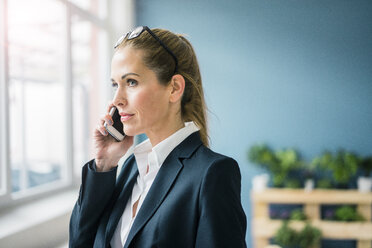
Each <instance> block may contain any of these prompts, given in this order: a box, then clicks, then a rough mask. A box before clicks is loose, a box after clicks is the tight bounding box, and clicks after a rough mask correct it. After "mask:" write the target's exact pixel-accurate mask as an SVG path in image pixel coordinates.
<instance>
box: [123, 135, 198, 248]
mask: <svg viewBox="0 0 372 248" xmlns="http://www.w3.org/2000/svg"><path fill="white" fill-rule="evenodd" d="M199 145H201V141H200V136H199V132H196V133H193V134H191V135H190V136H189V137H188V138H186V139H185V140H184V141H183V142H182V143H181V144H180V145H178V146H177V147H176V148H175V149H174V150H173V151H172V152H171V153H170V154H169V156H168V157H167V158H166V160H165V161H164V163H163V165H162V166H161V168H160V170H159V172H158V175H157V176H156V178H155V180H154V182H153V184H152V186H151V188H150V191H149V192H148V194H147V196H146V198H145V200H144V202H143V204H142V206H141V208H140V210H139V211H138V213H137V217H136V219H135V221H134V223H133V226H132V228H131V229H130V232H129V234H128V238H127V241H126V243H125V245H124V248H127V247H129V245H130V243H131V241H132V240H133V238H134V237H135V235H136V234H137V233H138V232H139V230H140V229H141V228H142V227H143V226H144V225H145V224H146V223H147V221H148V220H149V219H150V218H151V217H152V216H153V214H154V213H155V212H156V210H157V209H158V208H159V206H160V205H161V203H162V202H163V200H164V198H165V197H166V196H167V194H168V192H169V190H170V188H171V186H172V185H173V183H174V181H175V180H176V178H177V175H178V174H179V173H180V171H181V170H182V168H183V164H182V163H181V161H180V158H186V157H189V156H191V154H192V152H193V151H195V150H196V148H197V147H198V146H199Z"/></svg>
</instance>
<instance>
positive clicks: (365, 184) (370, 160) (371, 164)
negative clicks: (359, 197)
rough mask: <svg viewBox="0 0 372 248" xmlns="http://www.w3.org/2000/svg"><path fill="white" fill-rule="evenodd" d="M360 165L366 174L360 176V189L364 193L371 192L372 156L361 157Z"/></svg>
mask: <svg viewBox="0 0 372 248" xmlns="http://www.w3.org/2000/svg"><path fill="white" fill-rule="evenodd" d="M359 167H360V169H361V170H362V171H363V172H364V176H360V177H359V178H358V190H359V191H360V192H362V193H367V192H370V191H371V187H372V178H371V177H370V175H371V171H372V156H369V157H366V158H363V159H361V160H360V162H359Z"/></svg>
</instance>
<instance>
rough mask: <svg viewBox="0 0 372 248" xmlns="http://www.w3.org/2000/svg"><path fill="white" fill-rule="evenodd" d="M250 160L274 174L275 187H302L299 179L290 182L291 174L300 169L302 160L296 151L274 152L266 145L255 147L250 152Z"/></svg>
mask: <svg viewBox="0 0 372 248" xmlns="http://www.w3.org/2000/svg"><path fill="white" fill-rule="evenodd" d="M248 159H249V160H250V161H251V162H252V163H255V164H258V165H260V166H261V167H262V168H264V169H266V170H268V171H269V172H270V173H271V174H272V180H273V184H274V187H281V186H288V187H298V186H299V185H300V182H299V181H298V180H297V179H291V180H288V174H289V172H291V171H293V170H296V169H298V168H299V167H300V160H299V158H298V154H297V152H296V151H295V150H294V149H285V150H279V151H276V152H274V151H272V150H271V149H270V148H269V147H268V146H267V145H265V144H263V145H254V146H252V147H251V148H250V149H249V151H248ZM285 184H287V185H285Z"/></svg>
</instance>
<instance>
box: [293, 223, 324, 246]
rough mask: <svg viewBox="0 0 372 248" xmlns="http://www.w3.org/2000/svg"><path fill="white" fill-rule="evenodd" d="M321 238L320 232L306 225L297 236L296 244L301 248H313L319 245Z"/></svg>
mask: <svg viewBox="0 0 372 248" xmlns="http://www.w3.org/2000/svg"><path fill="white" fill-rule="evenodd" d="M321 237H322V232H321V231H320V230H319V229H318V228H316V227H313V226H311V225H310V224H308V223H307V224H306V226H305V227H304V228H303V229H302V230H301V231H300V233H299V234H298V244H299V246H300V247H301V248H309V247H315V246H317V244H319V242H320V239H321Z"/></svg>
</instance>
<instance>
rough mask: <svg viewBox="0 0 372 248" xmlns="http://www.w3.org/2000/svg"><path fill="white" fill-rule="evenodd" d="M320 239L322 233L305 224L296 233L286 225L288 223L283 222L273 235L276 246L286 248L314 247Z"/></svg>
mask: <svg viewBox="0 0 372 248" xmlns="http://www.w3.org/2000/svg"><path fill="white" fill-rule="evenodd" d="M321 237H322V232H321V231H320V230H319V229H318V228H316V227H313V226H311V225H310V224H309V223H306V225H305V227H304V228H303V229H302V230H301V231H300V232H297V231H295V230H294V229H292V228H291V227H289V225H288V221H283V223H282V225H281V227H280V228H279V229H278V231H277V232H276V233H275V236H274V241H275V243H276V244H278V245H280V246H282V247H286V248H294V247H300V248H310V247H314V246H316V245H317V244H318V243H319V242H320V239H321Z"/></svg>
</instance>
